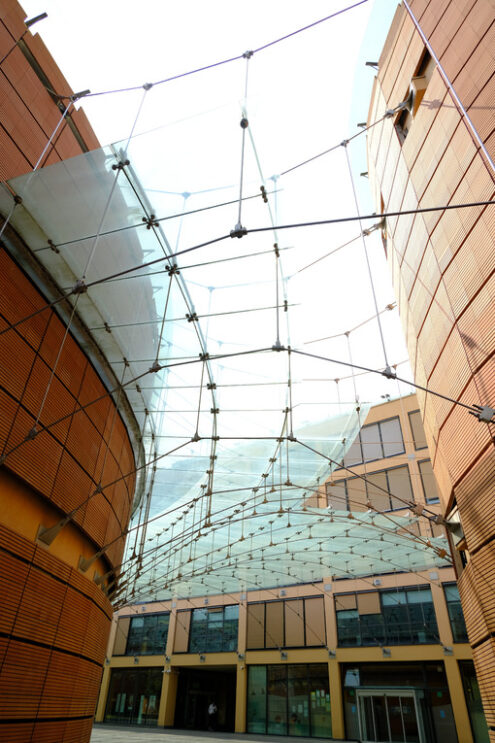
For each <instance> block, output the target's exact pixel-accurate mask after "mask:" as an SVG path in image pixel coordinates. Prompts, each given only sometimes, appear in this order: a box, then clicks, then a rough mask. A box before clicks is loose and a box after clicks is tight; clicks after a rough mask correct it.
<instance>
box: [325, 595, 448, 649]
mask: <svg viewBox="0 0 495 743" xmlns="http://www.w3.org/2000/svg"><path fill="white" fill-rule="evenodd" d="M335 609H336V612H337V631H338V638H339V646H340V647H352V646H358V645H414V644H417V643H423V644H426V643H437V642H439V638H438V627H437V621H436V616H435V610H434V607H433V601H432V598H431V591H430V589H429V588H423V587H418V588H416V587H414V588H404V589H401V590H393V591H367V592H364V593H358V594H344V595H343V596H339V595H337V596H336V597H335Z"/></svg>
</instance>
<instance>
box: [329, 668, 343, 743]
mask: <svg viewBox="0 0 495 743" xmlns="http://www.w3.org/2000/svg"><path fill="white" fill-rule="evenodd" d="M328 679H329V682H330V710H331V713H332V738H339V739H344V738H345V722H344V703H343V699H342V680H341V678H340V665H339V663H337V661H336V660H335V659H334V658H332V659H331V660H329V661H328Z"/></svg>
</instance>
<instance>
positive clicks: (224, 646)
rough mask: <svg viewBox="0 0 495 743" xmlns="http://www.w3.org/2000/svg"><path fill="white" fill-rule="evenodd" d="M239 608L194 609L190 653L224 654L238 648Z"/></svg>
mask: <svg viewBox="0 0 495 743" xmlns="http://www.w3.org/2000/svg"><path fill="white" fill-rule="evenodd" d="M238 623H239V607H238V606H237V605H235V606H223V607H222V606H220V607H213V608H211V609H210V608H205V609H194V610H193V612H192V617H191V630H190V634H189V652H190V653H222V652H228V651H233V650H235V649H236V648H237V631H238Z"/></svg>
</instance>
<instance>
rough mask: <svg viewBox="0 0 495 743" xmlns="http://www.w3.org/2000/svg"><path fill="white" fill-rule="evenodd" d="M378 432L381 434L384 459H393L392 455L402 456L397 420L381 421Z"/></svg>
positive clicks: (401, 441) (402, 445)
mask: <svg viewBox="0 0 495 743" xmlns="http://www.w3.org/2000/svg"><path fill="white" fill-rule="evenodd" d="M380 432H381V434H382V441H383V454H384V456H385V457H393V456H394V454H402V453H403V452H404V441H403V439H402V429H401V427H400V420H399V419H398V418H391V420H389V421H382V422H381V423H380Z"/></svg>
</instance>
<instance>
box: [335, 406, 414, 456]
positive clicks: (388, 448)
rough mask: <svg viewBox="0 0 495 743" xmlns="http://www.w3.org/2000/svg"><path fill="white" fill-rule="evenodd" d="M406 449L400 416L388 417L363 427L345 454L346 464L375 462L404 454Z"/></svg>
mask: <svg viewBox="0 0 495 743" xmlns="http://www.w3.org/2000/svg"><path fill="white" fill-rule="evenodd" d="M404 451H405V449H404V440H403V438H402V429H401V426H400V420H399V418H398V417H394V418H388V419H387V420H383V421H379V422H378V423H370V424H368V425H366V426H363V427H362V428H361V431H360V432H359V433H358V435H357V437H356V439H355V441H354V443H353V444H352V446H351V447H350V449H349V450H348V452H347V454H346V455H345V456H344V465H345V466H346V467H352V466H353V465H355V464H362V463H363V462H375V461H376V460H377V459H384V458H385V457H393V456H395V455H396V454H403V453H404Z"/></svg>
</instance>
